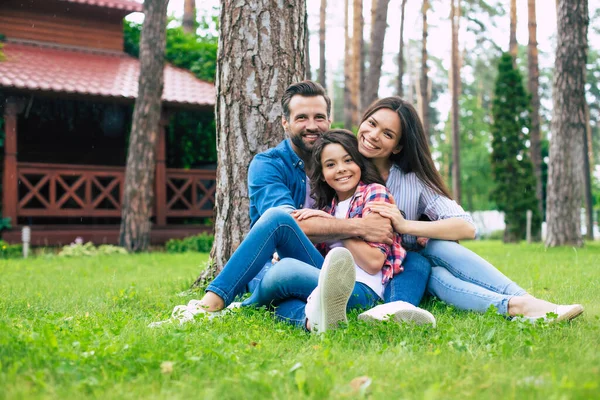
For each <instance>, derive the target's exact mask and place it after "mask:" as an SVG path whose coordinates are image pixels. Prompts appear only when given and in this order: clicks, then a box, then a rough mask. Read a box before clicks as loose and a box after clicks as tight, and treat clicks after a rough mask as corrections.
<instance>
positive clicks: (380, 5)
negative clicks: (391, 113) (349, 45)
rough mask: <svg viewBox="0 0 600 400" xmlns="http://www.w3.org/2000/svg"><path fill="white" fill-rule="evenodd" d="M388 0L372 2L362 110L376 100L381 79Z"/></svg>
mask: <svg viewBox="0 0 600 400" xmlns="http://www.w3.org/2000/svg"><path fill="white" fill-rule="evenodd" d="M389 3H390V0H377V1H376V2H373V9H372V18H371V20H372V25H371V47H370V49H369V73H368V75H367V77H366V79H365V84H366V91H365V96H364V98H365V100H364V103H363V105H362V108H364V107H366V106H368V105H369V104H371V103H372V102H374V101H375V100H377V93H378V92H379V80H380V79H381V64H382V59H383V42H384V40H385V29H386V28H387V12H388V5H389Z"/></svg>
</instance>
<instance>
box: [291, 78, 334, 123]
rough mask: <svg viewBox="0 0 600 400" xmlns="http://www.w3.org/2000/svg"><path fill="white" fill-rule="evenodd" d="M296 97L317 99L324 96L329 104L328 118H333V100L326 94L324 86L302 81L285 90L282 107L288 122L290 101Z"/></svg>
mask: <svg viewBox="0 0 600 400" xmlns="http://www.w3.org/2000/svg"><path fill="white" fill-rule="evenodd" d="M295 95H300V96H304V97H315V96H323V98H324V99H325V102H326V103H327V118H329V117H330V116H331V99H330V98H329V96H327V93H325V89H323V86H321V85H319V84H318V83H317V82H313V81H308V80H307V81H302V82H297V83H293V84H291V85H290V86H288V88H287V89H286V90H285V93H284V94H283V97H282V98H281V105H282V107H283V116H284V118H285V119H286V120H288V121H289V120H290V101H292V97H294V96H295Z"/></svg>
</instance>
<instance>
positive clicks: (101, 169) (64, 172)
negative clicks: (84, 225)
mask: <svg viewBox="0 0 600 400" xmlns="http://www.w3.org/2000/svg"><path fill="white" fill-rule="evenodd" d="M17 175H18V180H19V185H18V187H19V190H18V194H17V196H18V198H17V216H19V217H120V216H121V202H122V198H123V189H124V182H125V169H124V168H122V167H106V166H91V165H70V164H40V163H25V162H21V163H17ZM215 178H216V174H215V171H212V170H183V169H169V168H167V169H166V181H165V185H164V186H163V187H159V188H156V189H155V190H156V191H160V190H162V191H163V195H162V196H155V199H157V201H156V204H155V214H156V211H157V210H158V209H159V208H160V212H159V213H160V214H162V215H165V216H166V217H211V216H212V215H213V207H214V202H215V189H216V184H215ZM160 199H164V201H163V203H164V204H160V203H161V201H160Z"/></svg>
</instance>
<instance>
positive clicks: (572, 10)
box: [546, 0, 589, 247]
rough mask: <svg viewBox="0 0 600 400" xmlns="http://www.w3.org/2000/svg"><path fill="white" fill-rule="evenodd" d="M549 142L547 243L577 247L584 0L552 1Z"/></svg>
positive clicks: (585, 22)
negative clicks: (553, 30)
mask: <svg viewBox="0 0 600 400" xmlns="http://www.w3.org/2000/svg"><path fill="white" fill-rule="evenodd" d="M556 19H557V21H558V29H557V45H556V58H555V62H554V81H553V90H552V98H553V105H554V106H553V117H552V140H551V141H550V162H549V164H548V189H547V190H548V195H547V201H546V204H547V211H546V220H547V227H548V229H547V236H546V245H547V246H549V247H554V246H561V245H571V246H577V247H579V246H582V244H583V241H582V239H581V231H580V225H581V193H582V190H583V174H582V173H581V170H582V169H583V161H582V158H583V157H582V156H581V155H582V154H583V143H582V141H583V138H584V137H585V91H584V88H585V81H586V76H585V68H586V61H587V47H588V43H587V31H588V24H589V16H588V5H587V0H560V1H559V2H558V5H557V18H556Z"/></svg>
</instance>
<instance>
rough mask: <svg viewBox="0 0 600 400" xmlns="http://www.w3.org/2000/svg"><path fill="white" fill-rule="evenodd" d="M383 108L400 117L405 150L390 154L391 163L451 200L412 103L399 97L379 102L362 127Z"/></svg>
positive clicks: (368, 112) (371, 107)
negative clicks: (412, 174)
mask: <svg viewBox="0 0 600 400" xmlns="http://www.w3.org/2000/svg"><path fill="white" fill-rule="evenodd" d="M383 108H387V109H389V110H392V111H394V112H395V113H397V114H398V116H399V117H400V145H401V146H402V150H401V151H400V152H399V153H398V154H391V155H390V160H391V161H392V162H393V163H394V164H396V165H397V166H398V167H399V168H400V169H401V170H402V171H404V172H405V173H409V172H414V173H415V174H416V175H417V177H418V178H419V179H420V180H421V181H423V182H424V183H425V184H426V185H427V186H429V187H430V188H431V189H433V190H435V191H436V192H437V193H439V194H440V195H443V196H446V197H448V198H449V199H452V196H451V195H450V191H449V190H448V188H447V187H446V185H445V184H444V181H443V179H442V176H441V175H440V173H439V171H438V170H437V168H436V167H435V164H434V163H433V157H431V151H430V150H429V144H428V142H427V137H426V136H425V131H424V129H423V124H422V123H421V119H420V118H419V114H417V110H415V108H414V107H413V106H412V105H411V104H410V103H408V102H406V101H404V100H402V99H401V98H400V97H397V96H391V97H385V98H383V99H380V100H376V101H375V102H374V103H373V104H371V105H370V106H369V108H368V109H367V110H366V111H365V113H364V115H363V118H362V120H361V121H360V123H361V124H362V123H363V122H365V121H366V120H367V119H368V118H369V117H370V116H371V115H373V114H374V113H375V112H376V111H378V110H381V109H383Z"/></svg>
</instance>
